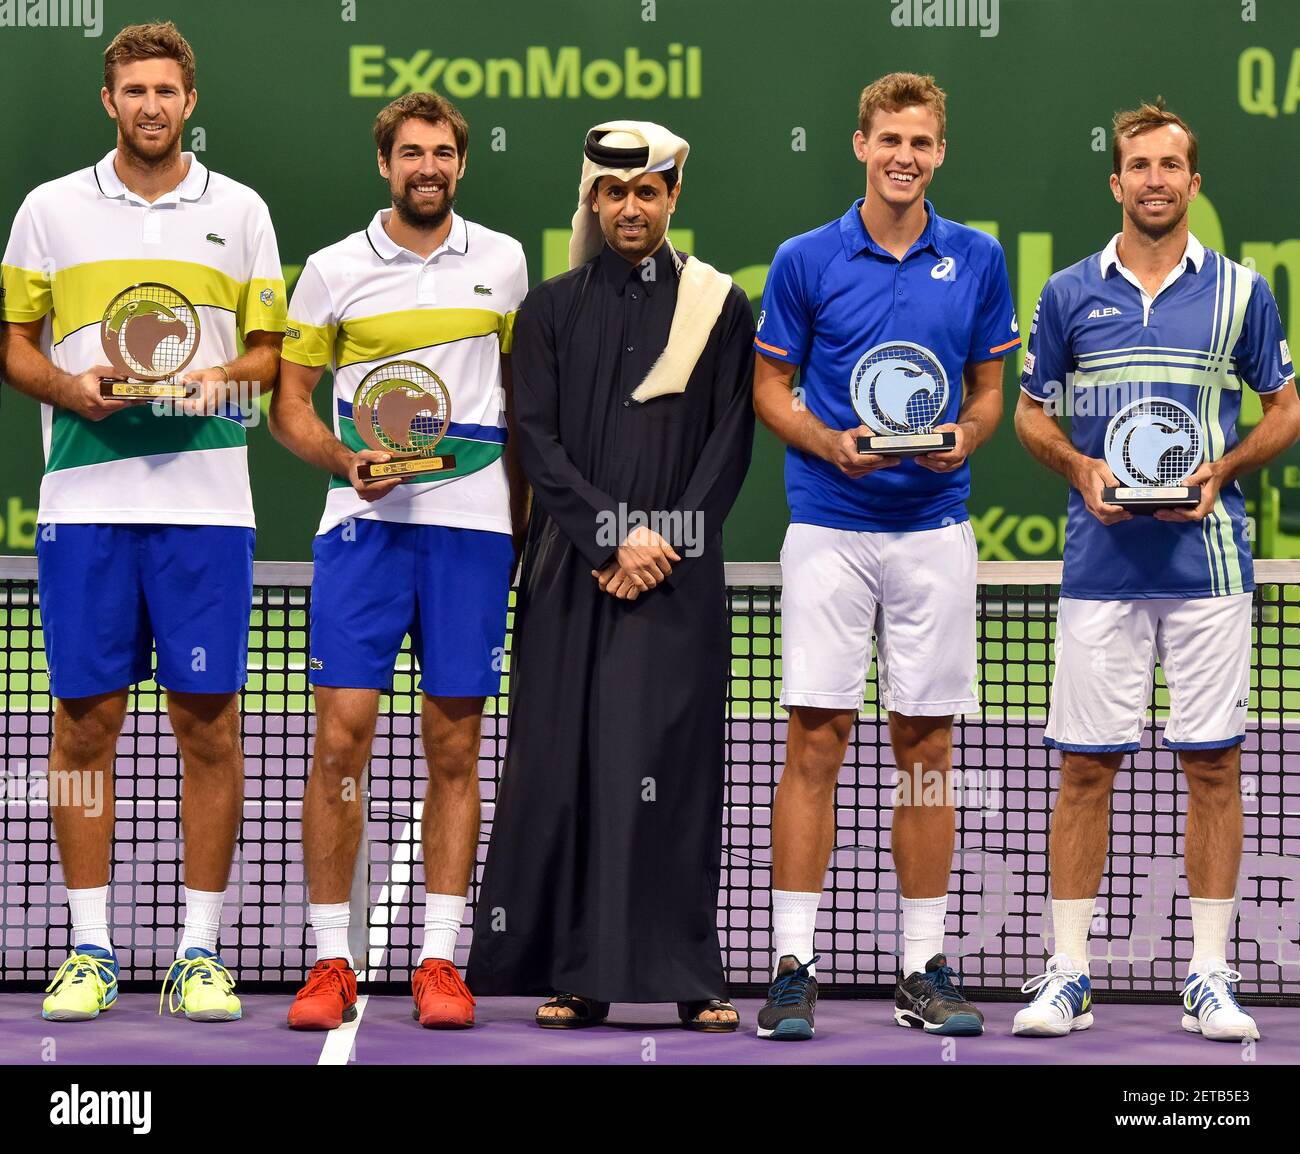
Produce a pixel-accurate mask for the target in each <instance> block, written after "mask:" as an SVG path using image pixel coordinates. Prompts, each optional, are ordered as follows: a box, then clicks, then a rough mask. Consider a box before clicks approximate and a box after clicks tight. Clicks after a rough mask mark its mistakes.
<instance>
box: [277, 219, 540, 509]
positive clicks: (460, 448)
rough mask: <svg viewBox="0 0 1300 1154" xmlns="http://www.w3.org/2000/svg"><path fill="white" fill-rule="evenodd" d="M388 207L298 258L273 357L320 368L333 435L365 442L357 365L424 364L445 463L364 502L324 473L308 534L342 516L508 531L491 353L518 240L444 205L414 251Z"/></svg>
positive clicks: (498, 346)
mask: <svg viewBox="0 0 1300 1154" xmlns="http://www.w3.org/2000/svg"><path fill="white" fill-rule="evenodd" d="M391 212H392V209H383V210H381V211H380V212H378V213H376V214H375V217H374V219H373V220H372V221H371V222H370V224H369V226H368V227H367V228H366V229H365V231H364V232H356V233H353V234H352V235H351V236H349V237H346V238H344V239H343V240H341V241H339V242H338V243H337V244H332V245H330V246H329V247H328V248H324V249H321V251H320V252H318V253H315V254H313V255H312V256H311V257H310V258H309V259H308V261H307V264H306V266H305V267H304V268H303V270H302V275H301V276H300V277H299V278H298V283H297V285H295V286H294V290H293V300H292V301H291V302H290V305H289V321H288V327H287V329H286V330H285V342H284V359H285V360H287V361H292V362H294V363H295V364H299V365H305V366H308V367H318V366H325V365H328V366H329V367H330V369H331V370H332V371H333V373H334V404H333V406H332V407H333V410H334V434H335V436H337V437H338V439H339V440H340V441H342V442H343V444H345V445H346V446H348V448H350V449H353V450H360V449H363V448H365V447H366V445H365V442H364V441H362V439H361V436H360V435H359V434H358V432H357V430H356V426H355V425H354V423H353V420H352V404H353V401H354V399H355V397H356V391H357V386H358V385H359V384H360V383H361V380H362V378H363V377H364V376H365V375H366V373H368V372H369V371H370V370H371V369H373V368H375V367H377V366H379V365H382V364H384V363H385V362H387V361H392V360H406V361H416V362H418V363H419V364H421V365H424V366H425V367H426V368H428V369H430V370H432V371H433V372H434V373H435V374H436V375H437V376H438V377H439V378H440V379H441V380H442V381H443V383H444V384H445V385H446V387H447V391H448V393H449V394H450V397H451V419H450V422H449V424H448V426H447V431H446V434H445V436H444V437H443V439H442V440H441V441H440V442H439V444H438V452H439V453H440V454H445V453H450V454H454V455H455V458H456V467H455V468H454V469H452V470H450V471H448V472H444V473H438V474H436V479H434V480H429V479H428V476H429V475H428V474H425V475H424V476H419V475H417V476H414V477H411V478H410V479H408V480H407V481H405V482H403V483H402V484H401V485H399V486H397V488H395V489H394V490H393V491H392V492H390V493H388V494H387V495H386V496H384V497H383V498H381V499H380V500H378V501H374V502H368V501H363V500H362V499H361V498H360V497H358V496H357V494H356V493H355V492H354V491H353V489H352V486H351V485H350V484H349V483H348V482H347V481H346V480H344V479H343V478H341V477H332V478H331V479H330V487H329V491H328V493H327V495H326V498H325V513H324V516H322V517H321V522H320V528H319V529H318V530H317V533H318V534H319V533H326V532H328V531H329V530H330V529H332V528H333V527H334V526H335V525H337V524H339V522H341V521H345V520H347V519H348V518H351V517H363V518H367V519H370V520H378V521H399V522H404V523H407V524H416V525H450V526H454V527H457V528H462V529H485V530H489V531H492V532H500V533H509V532H510V502H509V489H508V486H507V483H506V472H505V464H504V462H503V461H502V459H501V455H502V453H503V451H504V450H505V442H506V422H505V391H504V389H503V388H502V384H501V354H502V353H508V352H509V351H510V343H511V333H512V330H513V327H514V319H515V313H516V312H517V311H518V309H519V305H520V304H521V302H522V301H523V299H524V294H525V293H526V292H527V291H528V268H527V264H526V262H525V259H524V250H523V248H522V247H521V246H520V244H519V242H518V241H517V240H515V239H513V238H512V237H509V236H506V235H505V234H504V233H499V232H493V231H492V230H491V229H487V228H483V227H482V226H481V225H477V224H473V223H471V222H470V221H467V220H465V219H464V217H461V216H459V215H457V214H456V213H452V223H451V231H450V233H448V235H447V239H446V241H445V242H444V243H443V244H442V245H441V246H440V247H439V248H438V249H437V250H436V251H435V252H433V253H432V254H431V255H430V256H429V257H428V259H424V258H422V257H420V256H418V255H416V254H415V253H413V252H411V251H410V250H409V249H405V248H402V247H401V246H400V245H398V244H396V243H395V242H394V241H393V240H392V239H391V238H390V237H389V235H388V233H387V232H385V231H384V222H385V221H386V220H387V219H388V216H389V214H390V213H391Z"/></svg>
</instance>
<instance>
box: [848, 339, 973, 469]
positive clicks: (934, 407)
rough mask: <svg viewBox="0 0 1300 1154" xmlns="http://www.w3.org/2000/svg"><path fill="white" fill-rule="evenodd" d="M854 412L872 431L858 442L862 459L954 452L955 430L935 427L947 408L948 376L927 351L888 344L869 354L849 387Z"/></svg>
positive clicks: (909, 344) (905, 343) (855, 370)
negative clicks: (873, 455)
mask: <svg viewBox="0 0 1300 1154" xmlns="http://www.w3.org/2000/svg"><path fill="white" fill-rule="evenodd" d="M850 396H851V398H852V401H853V411H854V412H855V413H857V414H858V419H859V420H860V421H861V422H862V423H863V424H864V425H866V426H867V428H869V429H871V430H873V433H872V435H871V436H869V437H859V438H858V452H859V453H877V454H879V455H881V456H886V457H915V456H917V455H919V454H921V453H941V452H943V451H944V450H945V449H951V448H954V447H955V446H956V444H957V434H956V433H955V432H953V431H952V430H951V429H949V430H947V431H945V432H942V433H936V432H933V431H932V427H933V426H934V425H935V424H937V423H938V422H939V420H940V419H941V418H942V416H943V414H944V412H945V411H946V410H947V408H948V374H947V373H946V372H944V369H943V364H942V363H941V362H940V360H939V358H938V357H936V356H935V355H934V353H932V352H931V351H930V350H929V349H927V348H924V347H923V346H921V345H916V344H913V343H912V342H911V341H890V342H888V343H887V344H883V345H877V346H876V347H875V348H874V349H871V350H869V351H868V352H867V353H865V354H864V355H863V356H862V358H861V359H860V360H859V361H858V363H857V364H856V365H855V366H854V368H853V378H852V381H851V382H850Z"/></svg>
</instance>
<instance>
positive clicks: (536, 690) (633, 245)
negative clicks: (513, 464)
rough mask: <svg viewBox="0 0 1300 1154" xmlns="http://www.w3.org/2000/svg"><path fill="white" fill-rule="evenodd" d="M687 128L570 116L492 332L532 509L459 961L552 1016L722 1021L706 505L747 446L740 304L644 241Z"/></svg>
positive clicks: (719, 708)
mask: <svg viewBox="0 0 1300 1154" xmlns="http://www.w3.org/2000/svg"><path fill="white" fill-rule="evenodd" d="M687 150H688V145H687V144H686V142H685V141H684V140H682V139H680V138H679V137H676V136H674V135H673V134H672V133H670V132H668V131H667V130H666V129H664V128H661V127H660V126H659V125H657V124H649V123H643V122H635V121H612V122H610V123H607V124H602V125H599V126H597V127H596V128H594V129H592V131H591V132H590V133H589V134H588V136H587V141H586V147H585V155H586V160H585V163H584V165H583V173H582V181H581V184H580V185H579V194H578V211H577V212H576V213H575V214H574V218H573V238H572V240H571V242H570V245H569V267H570V271H569V272H567V273H565V274H563V275H562V276H558V277H555V278H553V279H552V280H549V281H547V282H546V283H545V284H542V285H539V286H538V287H537V288H535V289H533V290H532V292H530V293H529V294H528V297H527V299H526V300H525V301H524V303H523V306H522V308H521V309H520V311H519V315H518V318H517V320H516V323H515V329H514V352H513V356H512V358H511V359H512V368H513V375H514V400H515V420H516V431H515V435H516V436H517V437H518V438H519V456H520V459H521V461H522V463H523V467H524V472H525V473H526V474H527V475H528V480H529V481H530V482H531V484H532V487H533V497H534V499H533V518H532V523H531V525H530V527H529V533H528V542H527V546H526V548H525V551H524V563H523V576H522V579H521V583H520V589H519V598H518V607H517V612H516V618H515V634H514V637H515V649H514V659H513V666H512V668H511V671H510V731H509V744H508V748H507V752H506V763H505V771H504V776H503V779H502V783H501V790H500V796H499V798H498V801H497V806H496V815H495V818H494V821H493V833H492V843H491V846H490V847H489V850H488V857H487V863H486V867H485V870H484V875H483V885H482V888H481V890H480V892H479V896H478V902H477V908H476V913H475V919H474V946H473V949H472V951H471V953H470V959H469V982H470V985H471V986H472V987H473V988H474V989H475V991H477V992H478V993H480V994H551V995H554V996H553V997H551V998H550V1000H549V1001H547V1002H546V1003H545V1004H544V1005H543V1006H542V1007H540V1008H539V1010H538V1012H537V1021H538V1023H539V1024H540V1025H543V1026H548V1027H554V1028H573V1027H577V1026H587V1025H592V1024H595V1023H598V1022H601V1021H603V1020H604V1019H605V1017H606V1015H607V1014H608V1013H609V1004H610V1003H611V1002H676V1003H677V1009H678V1014H679V1015H680V1017H681V1019H682V1022H683V1024H684V1025H687V1026H688V1027H690V1028H694V1029H703V1030H712V1031H731V1030H734V1029H735V1028H736V1026H737V1025H738V1023H739V1018H738V1016H737V1014H736V1011H735V1008H734V1007H733V1006H732V1005H731V1003H730V1002H727V1001H725V1000H724V999H725V997H726V993H725V988H724V978H723V971H722V956H721V951H720V949H719V944H718V931H717V898H718V874H719V870H720V866H721V857H722V802H723V764H724V739H725V727H726V716H725V703H726V689H727V678H728V670H729V665H730V621H729V617H728V611H727V604H726V584H725V579H724V575H723V563H722V523H723V521H724V519H725V518H726V516H727V513H728V511H729V510H730V509H731V506H732V503H733V502H734V501H735V499H736V495H737V494H738V493H739V492H740V486H741V483H742V482H743V481H744V478H745V472H746V470H747V469H748V468H749V457H750V450H751V447H752V442H753V432H754V413H753V401H752V396H751V376H752V368H753V353H752V342H753V337H754V322H753V317H752V314H751V311H750V307H749V302H748V301H747V300H746V298H745V294H744V293H743V292H742V291H741V290H740V289H739V288H736V287H735V286H734V285H732V284H731V280H730V278H729V277H726V276H723V275H722V274H720V273H718V272H716V271H715V270H714V269H712V268H710V267H709V266H708V265H706V264H704V263H703V262H702V261H699V260H695V259H693V258H687V257H686V256H684V255H683V254H681V253H678V252H677V251H675V250H674V248H673V247H672V245H671V244H670V243H669V242H668V240H667V239H666V232H667V228H668V220H669V216H670V215H671V214H672V212H673V210H674V208H675V207H676V204H677V198H678V196H679V194H680V193H681V187H682V186H681V174H682V166H683V164H684V163H685V160H686V153H687Z"/></svg>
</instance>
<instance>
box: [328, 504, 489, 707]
mask: <svg viewBox="0 0 1300 1154" xmlns="http://www.w3.org/2000/svg"><path fill="white" fill-rule="evenodd" d="M312 556H313V558H314V559H315V563H316V564H315V571H314V574H313V577H312V587H311V660H310V661H309V663H308V664H309V667H310V673H309V676H310V679H311V683H312V684H313V685H333V686H339V687H341V688H347V689H380V690H390V689H392V686H393V668H394V666H395V665H396V663H397V655H398V653H399V652H401V648H402V642H403V640H404V639H405V637H406V635H407V634H408V633H409V634H410V635H411V642H412V648H413V649H414V651H415V656H416V660H417V661H418V662H419V665H420V672H421V678H420V688H421V689H422V690H423V691H424V692H425V693H426V694H427V695H428V696H430V697H491V696H493V695H495V694H496V693H497V692H498V691H499V690H500V688H501V665H502V656H503V654H504V653H505V637H506V605H507V602H508V599H509V596H510V566H511V562H512V560H513V557H514V550H513V546H512V544H511V540H510V535H509V534H508V533H493V532H487V531H485V530H482V529H456V528H451V527H450V526H446V525H406V524H400V523H398V522H396V521H374V520H370V519H368V518H364V517H355V518H351V519H349V520H347V521H344V522H342V523H341V524H339V525H336V526H335V527H334V528H333V529H331V530H330V531H329V532H328V533H322V534H321V535H320V536H318V537H317V538H316V539H315V541H314V542H313V543H312Z"/></svg>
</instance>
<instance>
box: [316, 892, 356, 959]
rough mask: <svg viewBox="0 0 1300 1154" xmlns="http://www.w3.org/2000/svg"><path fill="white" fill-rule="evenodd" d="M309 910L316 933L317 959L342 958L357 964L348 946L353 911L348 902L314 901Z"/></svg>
mask: <svg viewBox="0 0 1300 1154" xmlns="http://www.w3.org/2000/svg"><path fill="white" fill-rule="evenodd" d="M308 910H309V912H310V914H311V928H312V929H313V930H314V931H315V933H316V961H318V962H319V961H320V960H321V959H322V958H342V959H344V961H346V962H347V964H348V965H349V966H355V963H354V962H353V960H352V951H351V950H350V949H349V948H348V922H349V920H350V917H351V913H352V910H351V907H350V906H349V905H348V903H347V902H338V903H332V904H329V905H317V904H316V903H315V902H312V903H311V905H310V906H309V907H308Z"/></svg>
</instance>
